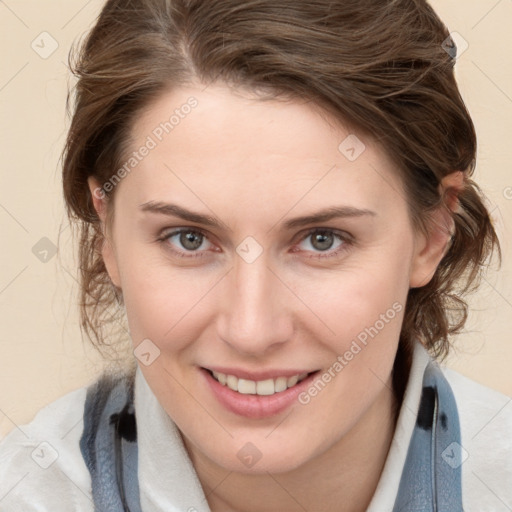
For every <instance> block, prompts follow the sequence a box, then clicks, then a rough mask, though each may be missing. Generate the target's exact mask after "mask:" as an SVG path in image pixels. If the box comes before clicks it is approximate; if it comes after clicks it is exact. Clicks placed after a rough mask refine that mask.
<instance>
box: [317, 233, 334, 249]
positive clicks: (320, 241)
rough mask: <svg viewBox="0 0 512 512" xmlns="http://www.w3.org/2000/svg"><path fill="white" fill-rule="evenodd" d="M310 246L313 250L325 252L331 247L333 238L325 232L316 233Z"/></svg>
mask: <svg viewBox="0 0 512 512" xmlns="http://www.w3.org/2000/svg"><path fill="white" fill-rule="evenodd" d="M312 244H313V247H314V248H315V249H318V250H320V251H326V250H327V249H330V248H331V247H332V244H333V236H332V235H331V234H327V233H325V232H322V233H317V234H315V235H314V236H313V241H312Z"/></svg>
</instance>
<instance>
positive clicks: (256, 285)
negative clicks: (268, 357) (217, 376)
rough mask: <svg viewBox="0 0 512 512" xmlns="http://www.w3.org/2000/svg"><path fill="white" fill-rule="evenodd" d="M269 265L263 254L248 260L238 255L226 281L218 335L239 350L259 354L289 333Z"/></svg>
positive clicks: (281, 301) (277, 288)
mask: <svg viewBox="0 0 512 512" xmlns="http://www.w3.org/2000/svg"><path fill="white" fill-rule="evenodd" d="M268 265H269V262H268V260H267V258H266V257H265V253H264V254H262V255H261V256H260V257H259V258H257V259H256V260H255V261H253V262H251V263H248V262H247V261H245V260H244V259H243V258H242V257H237V258H236V260H235V263H234V268H233V271H232V272H231V273H230V274H231V275H230V279H228V280H227V281H226V301H225V305H226V307H225V308H224V309H223V312H224V314H223V322H222V327H221V331H222V332H221V333H220V335H221V337H222V339H224V341H225V342H226V343H228V344H229V345H231V346H232V347H234V348H236V349H237V350H239V351H243V352H251V353H254V354H257V353H262V352H264V351H266V350H268V348H269V347H271V346H275V345H277V344H280V343H283V342H285V341H286V340H287V339H288V338H289V337H290V335H291V331H292V328H291V318H290V317H289V315H288V314H287V311H286V309H285V308H284V307H283V304H284V302H283V300H282V294H283V289H282V288H283V287H282V285H281V283H280V282H279V280H278V279H277V278H276V277H275V276H274V274H273V273H272V272H271V271H270V269H269V268H268Z"/></svg>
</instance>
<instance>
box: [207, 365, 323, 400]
mask: <svg viewBox="0 0 512 512" xmlns="http://www.w3.org/2000/svg"><path fill="white" fill-rule="evenodd" d="M207 371H208V372H209V373H210V375H211V376H212V377H213V378H214V379H215V380H216V381H217V382H219V383H220V384H221V385H222V386H226V387H228V388H229V389H231V390H233V391H236V392H237V393H240V394H242V395H260V396H271V395H275V394H278V393H282V392H283V391H286V390H287V389H289V388H292V387H293V386H295V385H297V384H298V383H299V382H301V381H303V380H304V379H305V378H307V377H308V376H309V375H312V374H313V373H316V372H311V373H301V374H300V375H292V376H291V377H277V378H275V379H265V380H258V381H254V380H248V379H239V378H238V377H236V376H234V375H226V374H225V373H220V372H215V371H212V370H207Z"/></svg>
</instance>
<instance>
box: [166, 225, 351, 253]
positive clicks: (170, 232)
mask: <svg viewBox="0 0 512 512" xmlns="http://www.w3.org/2000/svg"><path fill="white" fill-rule="evenodd" d="M187 231H188V232H195V233H200V234H201V235H202V236H204V237H205V238H206V239H207V240H208V241H209V242H210V243H214V242H212V240H211V239H210V236H209V233H208V232H206V230H204V229H203V228H198V227H195V226H182V227H178V228H168V229H164V230H162V231H161V235H160V236H159V237H158V238H159V239H163V240H166V239H169V238H171V237H172V236H175V235H178V234H180V233H182V232H187ZM322 231H325V232H328V233H333V234H334V235H335V236H338V237H339V238H340V239H341V240H343V241H345V242H346V241H351V240H353V237H352V235H350V233H347V232H346V231H343V230H339V229H334V228H327V227H311V228H306V229H304V230H301V231H300V232H299V233H297V234H296V235H295V236H294V237H293V238H292V243H293V245H296V244H297V243H299V242H302V241H303V240H305V239H306V238H307V237H308V236H310V235H312V234H313V233H318V232H322ZM189 252H199V251H189ZM325 252H328V251H325Z"/></svg>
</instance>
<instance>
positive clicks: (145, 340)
mask: <svg viewBox="0 0 512 512" xmlns="http://www.w3.org/2000/svg"><path fill="white" fill-rule="evenodd" d="M202 89H204V88H200V87H192V86H191V87H187V88H181V89H175V90H173V91H172V92H169V93H166V94H165V95H163V96H161V97H160V98H159V99H158V101H156V102H154V103H153V104H152V105H151V106H150V107H149V108H148V109H147V110H146V111H145V113H144V115H142V116H141V117H139V118H138V119H137V121H136V123H135V125H134V128H133V132H132V135H133V140H132V146H131V148H132V151H135V152H136V154H135V155H134V154H131V158H132V159H131V160H130V155H128V156H127V160H126V164H127V165H126V166H125V167H124V170H125V171H124V172H119V173H118V177H119V178H121V180H120V182H119V183H117V181H111V183H110V185H108V184H107V185H106V187H105V188H106V189H107V188H108V187H115V188H116V190H115V201H114V211H115V215H114V220H113V224H112V236H113V238H112V243H111V245H108V244H107V245H106V246H105V248H104V252H103V254H104V258H105V262H106V265H107V268H108V270H109V274H110V276H111V278H112V280H113V282H114V283H115V284H116V285H118V286H120V287H121V289H122V293H123V296H124V301H125V305H126V312H127V317H128V321H129V327H130V332H131V336H132V339H133V342H134V348H135V353H136V355H137V356H138V358H139V361H140V363H139V364H140V367H141V370H142V372H143V374H144V376H145V378H146V380H147V382H148V384H149V386H150V387H151V389H152V390H153V392H154V394H155V395H156V397H157V398H158V400H159V402H160V403H161V405H162V406H163V407H164V408H165V410H166V411H167V413H168V414H169V416H170V417H171V418H172V419H173V420H174V422H175V423H176V424H177V425H178V427H179V428H180V430H181V432H182V434H183V436H184V439H185V440H186V444H187V447H188V448H189V449H190V450H192V451H195V452H197V453H200V454H203V455H204V456H206V457H208V459H209V460H211V461H213V462H214V463H216V464H218V465H220V466H222V467H224V468H226V469H228V470H232V471H242V472H249V471H252V472H259V471H261V472H262V471H274V472H280V471H286V470H290V469H293V468H296V467H298V466H300V465H302V464H304V463H306V462H307V461H310V460H312V459H313V458H314V457H316V456H318V455H320V454H321V453H323V452H326V451H327V450H329V449H331V448H333V447H334V446H336V445H337V443H339V442H342V440H343V438H345V437H346V436H348V435H349V433H350V432H351V431H353V430H355V429H357V428H360V427H361V425H362V424H363V423H364V422H367V423H368V422H370V423H372V422H373V425H374V427H375V428H377V429H378V428H379V424H378V423H379V419H378V415H377V414H376V413H372V411H376V410H378V408H379V403H382V402H383V401H384V400H388V402H389V388H390V385H391V379H390V375H391V371H392V367H393V362H394V358H395V353H396V350H397V344H398V337H399V332H400V327H401V322H402V317H403V312H404V309H405V301H406V296H407V292H408V290H409V288H410V287H411V286H419V285H421V284H423V283H424V282H426V281H428V279H429V277H430V276H431V274H432V272H433V270H434V269H435V265H436V263H437V260H438V255H437V256H436V255H433V254H432V251H433V249H431V248H430V246H429V243H428V240H426V239H425V238H424V237H422V236H420V235H419V234H416V233H415V231H414V229H413V228H412V225H411V222H410V219H409V214H408V205H407V201H406V199H405V194H404V192H403V187H402V184H401V181H400V179H399V176H398V172H397V170H396V169H395V168H394V166H393V164H392V163H391V161H390V160H389V159H388V158H387V157H386V154H385V153H384V151H383V150H382V149H381V148H380V147H379V146H377V145H375V143H374V142H373V141H372V140H370V139H368V138H364V137H362V136H358V135H357V134H355V133H352V132H350V131H349V130H346V129H344V128H343V127H342V126H336V127H334V125H331V124H329V123H328V122H327V121H326V118H324V117H322V116H321V115H320V114H319V113H318V111H317V110H314V109H313V108H312V107H311V105H307V104H305V103H300V102H288V103H284V102H278V101H266V102H264V101H260V100H258V99H256V97H251V96H249V95H242V93H240V92H237V93H235V92H233V91H232V90H230V89H228V88H227V87H224V86H223V85H221V84H218V85H212V86H209V87H208V88H206V89H204V90H202ZM191 97H193V99H190V98H191ZM186 105H188V106H186ZM171 116H173V117H171ZM166 123H167V124H166ZM143 148H146V149H143ZM118 181H119V180H118ZM90 185H91V190H95V188H96V187H97V186H98V185H99V186H101V185H105V184H101V183H100V184H98V183H94V182H93V181H92V180H91V181H90ZM94 195H95V205H96V207H97V208H98V209H101V207H102V202H101V200H100V199H99V198H101V197H102V193H101V191H98V190H95V193H94ZM212 372H216V374H215V375H216V376H217V379H219V380H220V381H221V382H218V380H217V379H216V378H215V377H214V376H213V375H212ZM298 379H301V380H299V382H298V383H296V382H297V380H298ZM225 381H227V382H226V383H225ZM295 383H296V384H295ZM288 386H289V387H288ZM231 388H234V389H231ZM235 389H237V391H235ZM372 414H373V416H372Z"/></svg>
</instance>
